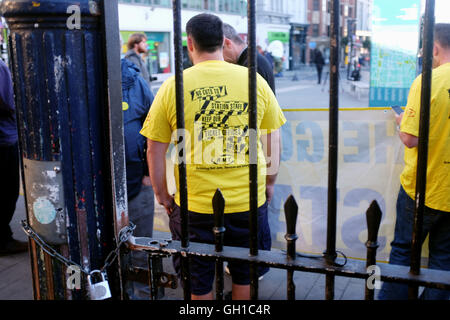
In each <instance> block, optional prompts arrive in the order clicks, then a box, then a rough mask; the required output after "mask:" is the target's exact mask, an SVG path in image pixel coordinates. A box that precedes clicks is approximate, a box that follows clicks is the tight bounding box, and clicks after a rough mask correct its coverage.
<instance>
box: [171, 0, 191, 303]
mask: <svg viewBox="0 0 450 320" xmlns="http://www.w3.org/2000/svg"><path fill="white" fill-rule="evenodd" d="M172 7H173V30H174V47H175V94H176V109H177V134H178V136H177V145H176V147H177V155H178V159H179V161H178V163H177V165H178V175H179V189H180V190H179V193H180V214H181V244H182V247H183V248H184V249H187V248H188V247H189V216H188V194H187V181H186V161H185V160H186V156H187V155H186V154H187V153H186V149H185V145H186V141H185V139H184V137H183V135H182V133H181V132H182V131H183V130H184V129H185V127H184V86H183V42H182V33H181V2H180V0H173V1H172ZM189 269H190V267H189V258H188V257H187V255H184V254H182V255H181V280H182V281H183V288H184V298H185V300H190V297H191V283H190V271H189Z"/></svg>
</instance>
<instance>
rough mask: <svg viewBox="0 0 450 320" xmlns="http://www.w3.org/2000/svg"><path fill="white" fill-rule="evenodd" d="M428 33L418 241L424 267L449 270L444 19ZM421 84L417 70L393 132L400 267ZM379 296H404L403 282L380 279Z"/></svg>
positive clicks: (430, 293) (449, 121)
mask: <svg viewBox="0 0 450 320" xmlns="http://www.w3.org/2000/svg"><path fill="white" fill-rule="evenodd" d="M434 34H435V40H434V48H433V68H434V69H433V75H432V80H431V106H430V112H431V114H430V132H429V146H428V165H427V185H426V192H425V210H424V217H423V229H422V239H421V241H422V243H423V242H424V241H425V238H426V237H427V235H429V242H428V250H429V259H428V268H430V269H439V270H450V179H449V177H450V118H449V115H450V24H436V26H435V32H434ZM421 87H422V75H420V76H418V77H417V78H416V80H415V81H414V82H413V84H412V86H411V89H410V91H409V96H408V103H407V105H406V109H405V112H404V113H402V114H401V115H399V116H396V121H397V124H399V125H400V131H399V137H400V140H401V141H402V142H403V144H404V145H405V146H406V147H405V168H404V169H403V172H402V174H401V175H400V182H401V187H400V191H399V194H398V199H397V219H396V222H395V233H394V240H393V241H392V243H391V247H392V249H391V253H390V256H389V263H390V264H397V265H403V266H408V265H409V264H410V261H411V245H412V231H413V223H414V210H415V200H414V198H415V192H416V173H417V152H418V144H419V138H418V136H419V120H420V106H421ZM421 298H423V299H427V300H449V298H450V291H448V290H441V289H430V288H425V290H424V291H423V293H422V295H421ZM379 299H380V300H403V299H408V285H406V284H399V283H392V282H385V283H384V284H383V286H382V288H381V290H380V294H379Z"/></svg>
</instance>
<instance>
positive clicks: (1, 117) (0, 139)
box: [0, 59, 28, 255]
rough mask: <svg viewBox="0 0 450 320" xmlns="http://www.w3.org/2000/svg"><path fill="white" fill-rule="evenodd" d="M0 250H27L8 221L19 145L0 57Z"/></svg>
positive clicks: (13, 201) (15, 194) (6, 72)
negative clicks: (0, 176)
mask: <svg viewBox="0 0 450 320" xmlns="http://www.w3.org/2000/svg"><path fill="white" fill-rule="evenodd" d="M0 170H2V178H1V179H0V203H1V209H0V254H2V255H7V254H13V253H19V252H24V251H27V250H28V243H27V242H23V241H18V240H16V239H14V238H13V236H12V230H11V227H10V222H11V220H12V217H13V215H14V211H15V210H16V203H17V199H18V198H19V188H20V174H19V147H18V134H17V122H16V110H15V106H14V94H13V84H12V80H11V73H10V72H9V69H8V67H7V66H6V64H5V63H4V62H3V61H2V60H1V59H0Z"/></svg>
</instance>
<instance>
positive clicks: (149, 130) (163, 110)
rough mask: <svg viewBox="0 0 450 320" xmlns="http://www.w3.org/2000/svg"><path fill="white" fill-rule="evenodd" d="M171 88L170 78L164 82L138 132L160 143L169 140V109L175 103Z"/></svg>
mask: <svg viewBox="0 0 450 320" xmlns="http://www.w3.org/2000/svg"><path fill="white" fill-rule="evenodd" d="M172 82H173V81H172ZM172 89H173V88H172V86H171V81H170V80H167V81H166V82H164V83H163V85H162V86H161V87H160V88H159V90H158V93H157V94H156V97H155V99H154V101H153V103H152V106H151V108H150V111H149V113H148V114H147V118H146V119H145V122H144V125H143V127H142V130H141V131H140V133H141V134H142V135H143V136H145V137H146V138H148V139H150V140H153V141H157V142H161V143H170V142H171V138H172V126H171V124H170V122H169V121H170V119H171V115H170V114H169V111H170V110H172V104H174V103H175V102H174V98H173V97H172V95H173V94H172V91H173V90H172Z"/></svg>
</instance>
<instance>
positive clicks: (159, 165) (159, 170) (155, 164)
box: [147, 139, 175, 215]
mask: <svg viewBox="0 0 450 320" xmlns="http://www.w3.org/2000/svg"><path fill="white" fill-rule="evenodd" d="M147 141H148V143H147V162H148V168H149V172H150V179H151V181H152V186H153V191H154V192H155V195H156V199H157V200H158V203H159V204H160V205H162V206H164V208H165V209H166V211H167V214H169V215H170V214H171V213H172V211H173V209H174V205H175V202H174V199H173V197H172V196H171V195H169V192H168V191H167V181H166V152H167V148H168V147H169V144H168V143H162V142H157V141H153V140H150V139H147Z"/></svg>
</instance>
